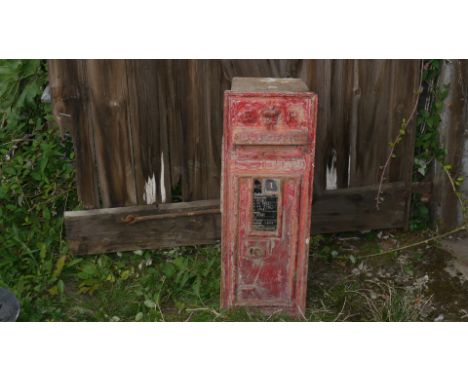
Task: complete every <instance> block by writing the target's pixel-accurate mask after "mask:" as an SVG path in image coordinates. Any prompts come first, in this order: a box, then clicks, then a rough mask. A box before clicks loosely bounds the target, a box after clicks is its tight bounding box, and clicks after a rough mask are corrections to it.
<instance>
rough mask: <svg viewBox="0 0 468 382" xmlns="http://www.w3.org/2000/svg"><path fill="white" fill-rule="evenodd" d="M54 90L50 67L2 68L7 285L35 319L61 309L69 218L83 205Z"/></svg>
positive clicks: (1, 236)
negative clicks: (47, 90) (66, 213)
mask: <svg viewBox="0 0 468 382" xmlns="http://www.w3.org/2000/svg"><path fill="white" fill-rule="evenodd" d="M46 83H47V70H46V64H45V62H43V61H40V60H1V61H0V181H1V182H0V285H2V286H7V287H9V288H11V289H13V291H14V292H15V293H16V294H17V295H18V297H19V298H20V300H21V302H22V305H23V315H24V316H27V315H30V316H29V318H30V319H40V318H42V315H41V313H40V312H38V310H37V308H35V307H34V306H33V305H36V304H39V303H40V304H42V306H44V307H45V306H48V305H51V304H52V305H53V303H54V301H55V302H58V301H59V300H58V299H57V298H55V299H54V298H51V297H52V296H53V297H57V296H58V295H61V294H62V293H63V281H62V279H61V273H62V270H63V268H64V265H65V262H66V260H67V249H66V246H65V245H64V243H63V242H62V241H61V240H60V239H61V237H62V234H63V229H62V215H63V210H64V209H65V208H66V205H67V203H68V204H71V203H76V198H75V200H73V201H72V200H71V199H73V193H71V192H70V191H71V190H72V189H73V175H74V174H73V167H72V164H71V157H72V151H71V143H70V141H69V139H61V138H60V137H59V135H58V134H57V127H56V126H55V125H54V124H53V123H51V118H50V114H51V109H50V106H49V105H46V104H43V103H41V102H40V98H41V95H42V91H43V89H44V87H45V85H46Z"/></svg>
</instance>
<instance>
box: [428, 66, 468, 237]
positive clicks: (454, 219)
mask: <svg viewBox="0 0 468 382" xmlns="http://www.w3.org/2000/svg"><path fill="white" fill-rule="evenodd" d="M467 66H468V65H467V63H466V62H463V61H461V60H450V61H448V60H447V61H444V63H443V65H442V71H441V74H440V78H439V85H440V86H448V87H449V93H448V95H447V97H446V98H445V100H444V107H443V110H442V113H441V123H440V126H439V131H440V143H441V146H442V148H443V149H445V150H446V152H447V155H446V157H445V162H446V163H447V164H450V165H451V166H452V171H451V173H452V175H455V176H456V175H457V174H459V172H460V171H461V162H462V155H463V143H464V139H463V138H464V133H465V127H466V124H467V120H468V118H467V116H468V103H467V98H466V97H467V95H468V68H467ZM432 210H433V212H432V214H433V221H434V222H435V225H436V227H437V228H438V229H439V230H440V231H447V230H450V229H451V228H454V227H455V226H456V225H457V224H460V223H461V222H462V221H463V219H462V216H461V208H460V206H459V202H458V199H457V197H456V196H455V193H454V191H453V189H452V186H451V184H450V180H449V179H448V177H447V175H446V174H445V171H444V170H443V169H442V168H441V166H440V165H439V164H438V163H436V166H435V174H434V186H433V195H432Z"/></svg>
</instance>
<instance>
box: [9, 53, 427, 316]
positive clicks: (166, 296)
mask: <svg viewBox="0 0 468 382" xmlns="http://www.w3.org/2000/svg"><path fill="white" fill-rule="evenodd" d="M46 83H47V67H46V64H45V62H43V61H39V60H1V61H0V123H1V124H0V180H1V183H0V287H7V288H9V289H11V290H12V291H13V292H14V293H15V294H16V295H17V297H18V299H19V300H20V301H21V305H22V312H21V314H20V317H19V319H20V320H22V321H33V320H37V321H46V320H52V321H57V320H64V321H68V320H71V321H83V320H87V321H162V320H167V321H169V320H177V321H179V320H192V321H194V320H203V321H213V320H223V321H227V320H261V321H265V320H288V319H289V318H287V317H284V316H278V315H273V316H270V317H266V316H263V315H260V314H255V313H253V312H248V311H245V310H242V309H240V310H237V311H232V312H223V311H220V309H219V282H220V254H219V246H216V245H215V246H201V247H190V248H177V249H170V250H161V251H135V252H132V253H116V254H107V255H97V256H88V257H86V256H83V257H73V256H71V255H70V253H69V251H68V248H67V245H66V242H65V241H64V240H63V239H64V232H63V212H64V211H65V210H67V209H75V208H79V204H78V200H77V197H76V191H75V184H74V168H73V150H72V144H71V141H70V138H69V137H68V136H67V135H65V136H64V137H61V136H60V134H59V132H58V128H57V126H56V125H55V123H54V122H53V119H52V118H51V108H50V106H49V105H47V104H43V103H41V102H40V98H41V94H42V91H43V89H44V87H45V85H46ZM421 155H422V154H421ZM421 155H420V156H419V158H422V156H421ZM338 239H339V240H338ZM392 240H395V239H394V238H393V236H389V235H383V234H382V232H380V233H379V232H369V233H365V234H361V235H359V237H358V238H356V237H354V235H340V236H339V237H335V236H329V235H325V236H321V235H317V236H316V237H314V238H313V240H312V246H311V273H310V280H309V283H310V284H311V285H312V287H311V289H312V290H313V293H311V295H310V296H309V298H308V301H309V302H308V306H309V308H308V310H307V312H306V317H304V318H305V319H308V320H340V321H342V320H377V321H380V320H403V321H405V320H419V319H425V318H427V314H425V313H424V311H423V309H422V306H423V305H421V304H420V302H421V301H427V299H428V298H429V297H427V296H423V295H422V294H421V293H422V292H421V290H419V289H417V288H416V289H414V288H413V281H412V279H410V278H408V279H405V278H404V277H403V281H401V282H399V283H396V282H395V281H394V280H395V279H396V278H397V276H398V275H399V274H400V273H403V274H404V275H406V274H408V275H409V273H408V272H409V271H408V269H407V268H408V267H409V266H410V265H408V264H406V265H405V266H404V267H406V268H403V267H401V269H400V268H398V269H395V271H394V272H395V273H394V274H392V275H391V276H389V277H387V278H385V277H386V276H385V277H381V276H380V275H379V272H380V268H379V267H380V263H379V262H380V261H385V260H381V259H375V260H374V259H373V260H372V261H373V262H374V265H372V264H371V261H370V260H369V261H366V260H364V257H363V256H366V255H368V254H372V253H375V252H378V251H379V250H381V246H382V245H384V244H385V243H387V242H388V241H392ZM392 245H394V246H396V243H394V242H393V241H392ZM391 259H392V260H393V261H394V262H393V263H391V264H392V265H394V264H397V263H398V262H396V259H397V257H392V256H391ZM375 264H377V265H375ZM412 272H413V275H414V272H415V271H414V270H413V271H412ZM398 277H399V276H398ZM400 278H401V277H400ZM408 288H410V289H408ZM411 288H413V289H411ZM415 290H416V292H415ZM423 313H424V314H423Z"/></svg>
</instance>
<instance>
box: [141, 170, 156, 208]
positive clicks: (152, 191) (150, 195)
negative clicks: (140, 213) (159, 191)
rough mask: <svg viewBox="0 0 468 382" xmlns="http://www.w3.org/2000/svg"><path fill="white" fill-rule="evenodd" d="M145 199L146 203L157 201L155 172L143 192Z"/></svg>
mask: <svg viewBox="0 0 468 382" xmlns="http://www.w3.org/2000/svg"><path fill="white" fill-rule="evenodd" d="M143 201H144V202H145V203H146V204H153V203H156V178H155V176H154V173H153V175H152V176H150V177H149V178H148V180H147V181H146V183H145V193H144V194H143Z"/></svg>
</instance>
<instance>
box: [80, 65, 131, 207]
mask: <svg viewBox="0 0 468 382" xmlns="http://www.w3.org/2000/svg"><path fill="white" fill-rule="evenodd" d="M87 70H88V78H89V82H88V84H89V89H90V119H91V126H92V129H93V131H94V142H95V148H96V165H97V169H98V177H99V190H100V193H101V199H102V205H103V206H104V207H111V206H112V207H117V206H126V205H135V204H136V203H137V199H136V184H135V171H134V158H133V150H132V145H131V143H132V137H131V135H130V134H131V133H130V130H129V124H128V111H127V107H128V86H127V72H126V64H125V61H124V60H88V61H87Z"/></svg>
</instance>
